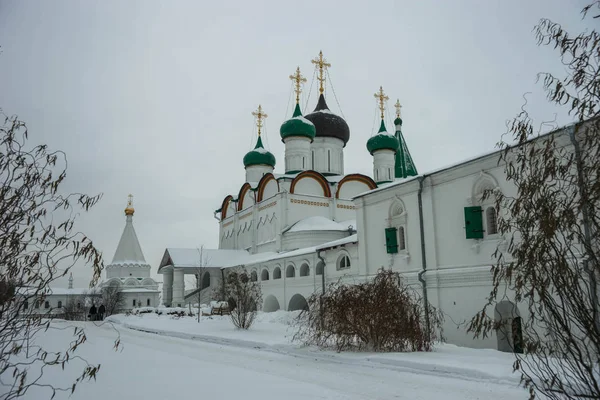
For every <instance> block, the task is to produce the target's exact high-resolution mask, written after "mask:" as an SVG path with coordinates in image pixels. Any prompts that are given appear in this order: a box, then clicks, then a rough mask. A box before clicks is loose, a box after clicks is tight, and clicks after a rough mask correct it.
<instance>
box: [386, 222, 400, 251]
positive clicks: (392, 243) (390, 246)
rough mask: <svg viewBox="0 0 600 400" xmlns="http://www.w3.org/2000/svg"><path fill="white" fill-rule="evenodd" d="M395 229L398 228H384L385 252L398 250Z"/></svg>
mask: <svg viewBox="0 0 600 400" xmlns="http://www.w3.org/2000/svg"><path fill="white" fill-rule="evenodd" d="M397 231H398V230H397V229H396V228H386V229H385V247H386V248H387V252H388V253H390V254H394V253H397V252H398V235H397V234H396V232H397Z"/></svg>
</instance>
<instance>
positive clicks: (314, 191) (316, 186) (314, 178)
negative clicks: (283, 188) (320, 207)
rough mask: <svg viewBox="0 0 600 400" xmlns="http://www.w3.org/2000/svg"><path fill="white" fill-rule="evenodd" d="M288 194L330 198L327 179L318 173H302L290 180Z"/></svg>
mask: <svg viewBox="0 0 600 400" xmlns="http://www.w3.org/2000/svg"><path fill="white" fill-rule="evenodd" d="M290 193H297V194H307V195H312V196H321V197H331V188H330V187H329V182H328V181H327V179H325V177H324V176H323V175H321V174H320V173H318V172H316V171H304V172H301V173H299V174H298V175H297V176H296V177H295V178H294V180H292V184H291V185H290Z"/></svg>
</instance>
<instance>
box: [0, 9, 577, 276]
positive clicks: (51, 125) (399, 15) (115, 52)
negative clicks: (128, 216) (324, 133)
mask: <svg viewBox="0 0 600 400" xmlns="http://www.w3.org/2000/svg"><path fill="white" fill-rule="evenodd" d="M585 4H586V2H585V1H564V0H530V1H522V0H498V1H478V0H471V1H467V0H465V1H441V0H437V1H434V0H428V1H421V0H420V1H416V0H413V1H369V2H366V1H339V2H327V1H303V2H297V1H296V2H284V1H271V2H263V1H251V2H250V1H237V2H232V1H211V2H200V1H169V2H167V1H163V2H158V1H108V0H102V1H74V0H73V1H16V0H14V1H7V0H0V46H1V47H2V49H1V50H2V52H1V53H0V108H2V109H3V111H4V112H5V113H6V114H9V115H10V114H18V115H19V117H20V118H21V119H23V120H24V121H26V122H27V124H28V127H29V130H30V139H31V142H32V143H47V144H49V145H50V147H51V148H53V149H61V150H64V151H65V152H66V153H67V156H68V160H69V169H68V179H67V183H66V184H65V189H66V190H69V191H82V192H86V193H90V194H95V193H99V192H101V193H103V194H104V197H103V199H102V201H101V202H100V204H99V205H98V206H96V207H95V208H94V209H93V210H92V211H91V212H90V213H89V214H87V215H82V217H81V219H80V225H79V226H80V229H81V230H82V231H83V232H85V233H86V234H88V235H89V236H90V237H91V238H92V239H93V240H94V242H95V243H96V245H97V246H98V247H99V248H100V249H101V250H102V251H103V253H104V256H105V258H106V260H105V262H106V263H108V262H110V261H111V260H112V256H113V254H114V251H115V249H116V246H117V243H118V240H119V237H120V235H121V232H122V229H123V227H124V224H125V217H124V215H123V209H124V207H125V204H126V200H127V195H128V194H129V193H132V194H134V196H135V198H134V205H135V209H136V213H135V217H134V224H135V227H136V230H137V234H138V237H139V239H140V241H141V245H142V248H143V250H144V253H145V256H146V260H147V261H148V262H149V263H150V264H151V265H152V267H153V273H155V271H156V269H157V267H158V264H159V262H160V258H161V256H162V254H163V252H164V249H165V248H166V247H197V246H200V245H201V244H204V245H206V246H207V247H209V248H216V247H217V246H218V224H217V221H215V220H214V219H213V211H214V210H216V209H218V208H219V207H220V205H221V202H222V199H223V198H224V197H225V196H226V195H227V194H230V193H231V194H236V193H237V192H238V191H239V188H240V186H241V185H242V184H243V182H244V167H243V164H242V158H243V156H244V154H245V153H246V152H247V151H248V150H250V149H251V148H252V147H253V145H254V143H255V140H256V138H255V130H254V129H253V126H254V121H253V117H252V115H251V112H252V111H254V110H255V109H256V107H257V106H258V104H259V103H260V104H262V106H263V108H264V109H265V111H266V113H267V114H268V115H269V118H268V119H267V121H266V126H267V132H266V145H267V147H268V148H269V150H270V151H271V152H273V153H274V154H275V156H276V158H277V166H276V168H275V171H276V172H278V173H282V172H283V165H284V158H283V153H284V147H283V143H281V140H280V138H279V126H280V125H281V123H282V122H283V121H284V120H285V119H286V118H289V117H290V116H291V113H292V111H293V108H292V107H293V104H290V108H289V110H288V114H287V115H286V108H287V106H288V99H290V98H291V96H292V93H291V91H290V90H291V87H290V85H291V82H290V80H289V79H288V76H289V75H290V74H291V73H293V72H294V70H295V68H296V66H300V68H301V70H302V72H303V74H304V75H305V76H307V77H308V79H309V82H308V85H307V86H306V87H305V94H307V93H308V89H309V86H310V78H311V77H312V76H313V66H312V65H311V64H310V60H311V59H312V58H314V57H315V56H316V55H317V54H318V52H319V50H323V53H324V55H325V57H326V58H327V60H328V61H329V62H330V63H331V64H332V67H331V69H330V75H331V78H332V80H333V84H334V89H335V92H336V94H337V97H338V99H339V101H340V105H341V108H342V111H343V113H344V115H345V117H346V120H347V122H348V125H349V126H350V135H351V138H350V142H349V143H348V145H347V147H346V150H345V172H346V173H354V172H358V173H363V174H367V175H369V176H371V175H372V158H371V156H370V155H369V153H368V152H367V150H366V148H365V145H366V141H367V140H368V138H369V137H370V135H371V134H372V133H373V132H374V130H376V129H377V126H376V124H375V125H374V124H373V122H374V116H375V112H376V108H375V107H376V106H375V99H374V97H373V93H375V92H376V91H377V90H378V88H379V86H380V85H383V87H384V90H385V91H386V93H387V94H388V95H389V96H390V99H392V100H394V101H390V104H389V106H390V108H391V110H390V111H391V112H392V111H393V107H392V105H393V103H394V102H395V99H396V98H400V101H401V103H402V104H403V109H402V111H403V120H404V125H403V131H404V136H405V138H406V141H407V143H408V146H409V149H410V151H411V154H412V156H413V159H414V161H415V163H416V166H417V168H418V170H419V172H427V171H428V170H431V169H434V168H438V167H441V166H444V165H447V164H452V163H455V162H457V161H460V160H463V159H465V158H470V157H472V156H476V155H478V154H480V153H483V152H487V151H489V150H492V149H493V148H494V146H495V144H496V142H497V141H498V140H499V138H500V136H501V135H502V133H503V132H505V130H506V128H505V123H506V121H507V120H508V119H510V118H512V117H514V116H515V115H516V114H517V113H518V111H519V110H520V107H521V105H522V103H523V99H522V95H523V93H525V92H534V94H533V95H531V96H529V107H528V110H529V111H530V112H531V113H532V115H533V116H534V118H535V120H536V121H537V122H542V121H543V120H552V119H554V113H555V109H554V108H553V107H551V106H549V105H548V104H547V102H546V101H545V100H544V98H543V95H542V94H541V91H540V85H539V84H537V85H536V83H535V79H536V73H538V72H540V71H551V72H558V73H561V72H562V71H564V69H563V67H562V66H561V65H560V63H559V62H558V57H557V54H556V53H555V52H554V51H553V50H552V49H550V48H547V47H546V48H540V47H537V46H536V43H535V39H534V37H533V33H532V28H533V26H534V25H535V24H536V22H537V21H538V20H539V18H541V17H548V18H551V19H553V20H555V21H557V22H560V23H561V24H563V26H564V27H565V28H567V29H568V30H569V31H571V32H572V33H578V32H580V31H581V30H583V29H585V25H583V23H582V21H581V16H580V14H579V12H580V10H581V8H582V7H583V6H584V5H585ZM317 94H318V90H317V83H316V82H315V84H314V86H313V90H312V95H311V98H310V99H309V102H308V104H309V105H308V109H303V112H304V113H305V114H306V113H308V112H310V111H312V109H313V108H314V107H315V105H316V101H317ZM327 100H328V104H329V106H330V108H331V109H332V110H333V111H334V112H336V113H339V108H338V107H337V104H336V101H335V98H334V97H333V93H331V91H329V92H328V95H327ZM304 104H305V103H304V101H303V102H302V105H303V106H304ZM391 118H392V114H391V113H390V119H391ZM558 122H559V123H560V124H564V123H567V122H569V118H568V117H567V116H565V115H564V114H562V115H559V117H558ZM390 125H391V123H390V122H388V130H391V129H392V128H391V126H390ZM74 275H75V284H76V285H80V286H82V285H86V284H87V280H88V279H89V271H88V270H86V268H85V267H83V266H79V267H77V269H76V270H75V271H74ZM65 284H66V283H65Z"/></svg>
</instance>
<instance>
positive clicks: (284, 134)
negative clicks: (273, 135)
mask: <svg viewBox="0 0 600 400" xmlns="http://www.w3.org/2000/svg"><path fill="white" fill-rule="evenodd" d="M279 134H280V135H281V139H282V141H283V140H285V139H286V138H289V137H292V136H302V137H307V138H309V139H310V141H311V142H312V140H313V139H314V138H315V135H316V134H317V130H316V129H315V125H314V124H313V123H312V122H310V121H309V120H307V119H306V118H304V117H303V116H302V112H301V111H300V105H299V104H296V109H295V110H294V115H293V116H292V118H291V119H288V120H287V121H285V122H284V123H283V124H282V125H281V128H280V129H279Z"/></svg>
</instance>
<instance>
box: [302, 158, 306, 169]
mask: <svg viewBox="0 0 600 400" xmlns="http://www.w3.org/2000/svg"><path fill="white" fill-rule="evenodd" d="M305 161H306V158H304V157H302V169H304V168H306V167H305V166H304V164H305Z"/></svg>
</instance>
